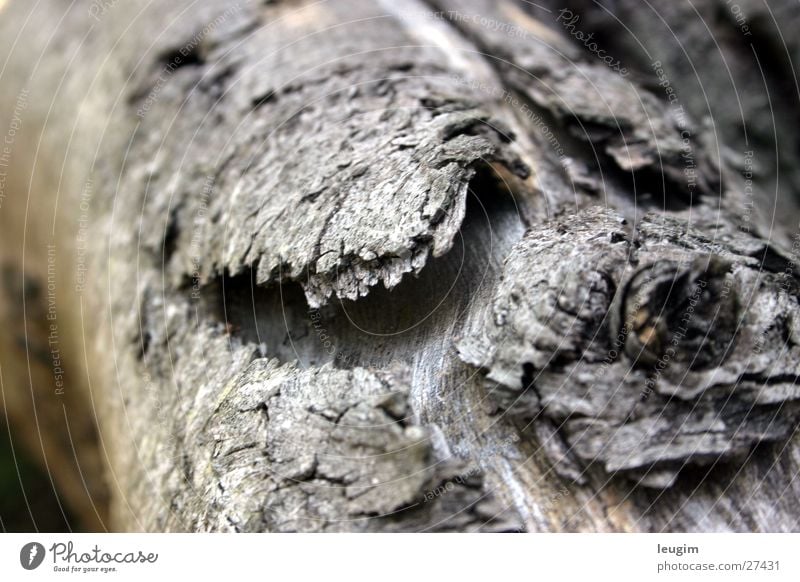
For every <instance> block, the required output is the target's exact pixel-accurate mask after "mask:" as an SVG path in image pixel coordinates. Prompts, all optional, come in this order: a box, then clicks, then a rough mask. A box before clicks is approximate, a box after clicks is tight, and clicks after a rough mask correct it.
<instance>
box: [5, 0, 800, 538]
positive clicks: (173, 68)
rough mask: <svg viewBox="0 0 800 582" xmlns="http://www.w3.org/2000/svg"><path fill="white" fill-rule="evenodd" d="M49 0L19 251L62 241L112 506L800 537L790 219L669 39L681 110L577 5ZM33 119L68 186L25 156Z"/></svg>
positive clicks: (327, 519)
mask: <svg viewBox="0 0 800 582" xmlns="http://www.w3.org/2000/svg"><path fill="white" fill-rule="evenodd" d="M46 4H47V5H46V6H43V7H38V8H32V7H29V6H27V5H26V4H25V3H24V2H20V1H17V0H11V1H10V3H9V5H8V6H6V7H5V8H4V9H3V10H4V11H5V12H6V13H7V14H8V15H7V16H6V15H4V20H3V22H2V24H0V27H2V28H3V30H4V31H6V30H12V29H15V27H16V29H20V26H21V25H20V23H21V22H24V21H25V19H26V18H27V17H28V14H29V12H31V11H33V12H32V13H31V18H30V22H32V23H35V31H33V30H31V31H29V32H28V34H30V40H29V42H30V43H31V46H32V47H35V51H34V50H31V51H30V52H31V53H36V54H37V55H38V53H39V52H41V53H42V54H44V55H45V58H43V59H42V61H41V66H40V67H39V68H37V69H35V70H30V69H29V64H30V61H29V59H30V55H22V54H21V53H20V52H19V51H13V52H11V51H10V48H9V43H10V42H12V41H11V40H9V41H6V40H3V41H2V42H3V44H4V46H5V49H4V52H6V53H7V54H9V55H10V58H9V65H8V66H7V69H6V72H5V73H4V81H5V79H6V78H7V79H9V82H8V83H5V82H4V88H3V90H2V101H3V103H7V104H8V103H13V100H14V99H15V98H16V96H17V94H18V91H19V89H20V88H21V87H23V86H25V87H29V88H30V95H31V98H30V107H29V108H28V110H27V113H26V116H25V119H24V121H25V124H24V130H23V134H22V137H21V138H20V139H19V140H18V141H17V143H16V144H15V151H14V156H15V160H18V161H19V163H18V164H17V166H16V167H15V174H14V177H13V185H14V186H13V187H14V189H13V192H14V193H15V194H18V195H17V196H16V197H12V196H9V197H7V198H6V200H5V201H4V205H3V207H2V208H0V219H1V220H2V221H3V225H4V227H7V228H8V229H9V230H8V231H7V232H10V233H12V234H11V235H9V238H10V240H14V241H17V243H15V244H13V245H9V249H7V250H5V251H4V253H3V260H4V262H6V263H8V264H20V263H21V265H20V266H19V268H20V269H21V270H22V271H23V275H24V276H25V277H28V278H30V279H31V280H37V279H38V280H39V281H40V282H45V283H46V282H47V281H48V279H47V277H48V273H47V268H46V267H47V261H46V256H47V255H46V249H47V244H56V245H57V248H58V255H57V257H58V258H57V263H58V269H57V273H58V274H57V280H56V282H57V283H58V285H57V289H58V290H59V291H58V295H57V297H56V302H57V309H58V321H59V323H60V325H61V330H62V331H61V333H62V335H63V336H64V337H62V340H61V341H62V343H63V344H69V346H68V347H65V354H64V361H65V366H66V367H67V369H68V371H69V372H70V384H69V386H70V389H69V398H70V399H71V400H69V402H68V404H64V410H65V411H66V415H65V418H67V419H72V420H73V422H78V419H79V418H83V420H84V424H83V426H85V427H88V428H87V429H86V430H87V431H88V433H89V434H90V433H91V432H92V431H93V430H96V431H97V434H98V439H99V440H98V442H99V445H95V446H96V447H97V448H98V449H99V450H101V451H102V454H103V456H104V459H103V461H104V463H105V465H106V469H105V472H104V474H103V475H102V476H101V475H100V471H99V470H94V471H91V472H87V474H86V475H80V478H81V479H78V478H77V477H76V475H75V471H74V470H73V471H70V470H68V469H64V470H63V471H62V475H63V476H61V477H59V479H61V480H63V481H64V483H68V484H70V483H71V487H73V488H77V489H78V491H77V493H75V495H74V497H75V499H77V500H78V501H74V502H73V503H75V504H76V505H80V503H81V502H80V501H79V500H80V498H81V491H80V485H79V483H80V482H84V483H85V482H86V481H87V479H88V480H89V481H90V482H92V483H94V482H101V481H103V480H104V482H105V483H106V484H107V488H108V494H109V496H110V499H111V501H110V510H109V516H106V515H105V514H103V513H102V511H99V512H98V513H100V514H101V515H98V518H99V519H103V520H109V521H108V522H107V523H108V524H109V525H108V526H109V527H113V528H118V529H129V530H149V531H162V530H167V531H298V530H299V531H660V530H669V531H727V530H735V531H750V530H757V531H762V530H764V531H796V530H797V529H798V524H797V515H798V512H797V509H798V503H797V499H798V495H800V491H798V484H797V479H796V478H795V477H796V474H797V471H798V462H800V456H798V450H800V449H798V445H797V437H796V435H795V427H796V425H797V420H798V418H799V414H798V409H797V400H798V396H800V394H799V393H798V388H797V375H798V362H800V358H798V356H799V355H800V354H798V343H800V342H798V336H800V328H798V323H797V322H798V300H797V297H798V278H797V277H798V273H797V269H796V264H795V257H796V251H797V246H796V244H795V240H796V233H794V232H793V231H792V230H791V228H795V227H796V225H792V226H791V227H790V226H788V225H790V224H791V220H790V219H789V218H786V219H785V220H782V221H781V222H780V224H781V225H782V226H780V227H778V228H776V227H774V226H773V225H772V224H771V223H770V220H769V217H770V215H771V208H772V207H774V206H775V202H774V200H772V197H771V195H770V194H769V193H768V192H769V191H770V186H771V184H772V182H771V180H772V179H773V176H771V174H770V172H769V171H768V170H764V171H763V172H762V174H761V176H762V178H761V179H760V180H761V181H760V182H759V187H758V189H757V190H756V191H755V194H753V193H752V192H750V191H746V190H745V187H744V183H743V181H742V176H741V175H740V174H737V172H738V171H740V170H741V167H738V166H737V161H736V160H735V159H734V158H735V156H731V155H728V153H726V151H727V149H732V148H734V147H737V148H738V147H740V144H738V142H736V140H737V139H738V137H737V135H736V132H734V131H732V130H728V129H727V128H726V131H725V132H723V134H722V136H723V137H724V141H723V142H722V143H720V141H719V140H720V139H722V138H721V137H720V135H716V139H715V134H714V131H713V130H712V129H709V127H708V124H707V123H706V120H705V119H704V117H703V116H704V113H703V111H702V108H701V106H698V105H697V104H698V103H700V104H701V105H702V100H701V99H700V97H699V96H698V93H697V92H695V91H694V89H692V88H690V87H691V85H690V84H684V83H685V81H684V77H682V76H680V75H679V74H677V73H672V72H671V71H672V70H673V69H669V67H675V66H677V63H681V54H680V52H679V50H678V49H677V48H675V47H671V48H669V49H668V48H667V46H668V43H667V42H666V41H662V39H663V37H662V36H661V35H662V34H665V33H663V32H659V34H658V35H656V34H655V33H653V34H652V35H648V38H650V39H654V41H655V40H658V41H659V42H662V44H661V45H659V47H658V48H653V49H652V54H651V55H650V56H651V57H652V56H653V55H657V56H658V58H660V59H661V60H662V61H663V63H664V66H665V67H667V68H668V69H669V71H670V75H672V76H673V78H674V85H675V87H676V90H677V91H678V93H679V94H681V95H682V96H683V95H684V94H685V95H686V97H685V98H684V99H685V102H686V103H687V107H686V111H685V112H684V113H685V115H683V114H682V115H681V116H676V111H675V109H674V108H673V107H671V105H670V103H669V101H668V100H667V98H666V95H665V94H664V92H663V91H662V87H660V86H659V85H658V84H657V82H656V83H653V79H652V74H653V72H652V71H651V70H650V68H649V66H648V62H647V61H642V60H641V59H642V55H641V54H638V53H636V52H635V50H634V49H633V48H632V44H631V43H632V42H634V41H633V40H631V39H630V38H619V39H611V38H609V39H603V42H607V46H608V47H609V52H611V51H612V50H614V51H616V52H617V53H618V55H619V56H620V57H623V56H624V57H625V58H627V59H629V60H630V65H629V68H630V69H631V70H632V71H633V72H632V74H631V75H630V76H628V77H622V76H620V75H619V74H617V73H616V72H615V71H613V70H611V69H610V68H609V67H607V66H605V64H603V63H602V62H599V61H597V59H595V57H594V56H593V55H591V54H589V53H588V52H586V51H584V49H583V48H582V47H581V45H580V44H579V43H577V42H576V41H575V39H574V38H573V37H572V36H571V35H570V34H569V33H568V31H567V30H566V29H565V28H564V26H563V24H562V23H561V22H559V21H558V20H557V16H558V11H559V10H560V8H561V7H560V6H557V5H556V4H555V3H547V2H544V3H541V4H540V5H539V7H532V6H531V5H530V4H528V3H524V2H519V3H517V2H513V1H511V0H504V1H501V2H488V1H483V0H468V1H458V2H456V1H455V0H454V1H452V2H451V1H450V0H435V2H431V3H430V4H426V3H421V2H412V1H407V2H403V3H399V4H398V3H390V2H379V1H372V0H361V1H354V2H324V3H310V2H267V3H256V2H241V3H239V4H235V3H226V2H216V1H214V2H204V3H203V4H202V5H200V6H195V5H192V4H190V3H189V2H172V3H166V2H155V3H152V4H145V3H144V2H141V3H140V2H129V3H128V2H126V3H125V4H124V5H122V4H121V3H120V4H115V5H113V6H112V7H110V8H109V9H108V11H107V13H104V15H103V18H102V21H101V22H100V23H96V22H95V21H94V20H92V19H91V18H87V15H86V14H85V12H84V11H82V9H80V8H76V7H69V6H68V5H67V4H66V3H61V2H58V1H57V0H52V1H51V2H49V3H46ZM571 4H572V7H571V9H572V10H574V11H575V12H576V13H580V14H581V15H583V16H584V20H582V21H581V26H584V24H585V26H586V29H587V30H589V29H590V28H591V27H592V26H597V23H598V22H600V23H603V22H604V21H603V18H604V14H605V15H606V16H605V18H607V10H606V11H603V9H602V5H597V6H595V5H592V6H586V5H584V4H583V3H579V2H575V3H571ZM701 4H702V3H701ZM706 4H708V5H709V6H712V7H716V8H717V9H718V8H719V7H720V6H723V5H724V3H723V2H721V1H718V2H708V3H706ZM619 10H620V11H621V12H620V13H621V14H627V15H628V16H627V18H628V19H629V20H630V21H631V22H632V23H634V24H636V26H638V27H640V29H641V30H642V32H643V33H644V32H647V31H648V30H649V29H648V28H647V27H646V25H647V26H651V25H652V22H651V21H648V20H647V18H646V17H645V16H641V13H640V12H639V10H640V9H638V8H636V7H634V6H633V3H626V2H622V3H620V7H619ZM642 10H643V9H642ZM709 10H711V8H709ZM666 13H667V15H668V16H669V17H670V18H672V16H671V15H672V8H669V9H666ZM473 15H479V16H480V17H481V18H483V19H484V20H481V19H477V20H476V19H473V18H472V17H471V16H473ZM62 17H63V18H62ZM676 18H677V17H676ZM487 22H495V23H504V24H507V25H508V26H513V27H515V30H516V31H518V32H517V33H515V34H514V35H511V34H509V32H508V31H509V28H504V29H500V27H498V26H488V25H487V24H486V23H487ZM683 22H685V24H684V25H683V26H684V27H685V28H683V29H681V31H682V33H685V34H687V35H700V36H701V37H702V38H705V37H703V36H702V31H701V30H699V28H698V29H695V28H693V27H699V26H702V24H701V23H700V21H698V20H691V19H684V20H683ZM720 22H721V23H724V22H727V21H725V20H724V19H723V20H721V21H720ZM645 24H646V25H645ZM27 26H32V25H27ZM27 26H26V27H23V28H22V29H21V30H23V32H24V31H28V28H27ZM676 26H677V24H676ZM717 26H718V27H719V29H720V30H723V28H724V26H727V25H725V24H720V23H718V25H717ZM764 26H766V25H764ZM16 29H15V30H16ZM156 30H157V33H155V34H154V31H156ZM714 30H715V31H716V30H717V28H714ZM16 34H17V31H15V32H14V35H11V33H10V32H9V34H4V35H3V38H9V39H13V38H15V36H16ZM759 34H760V35H761V36H764V35H765V34H766V33H763V32H761V33H759ZM51 35H52V40H51ZM84 35H86V36H85V37H84ZM726 38H727V37H726ZM80 39H83V40H80ZM791 50H794V49H791ZM73 58H74V59H75V61H74V62H72V61H71V60H70V59H73ZM637 59H638V62H637ZM71 62H72V64H70V63H71ZM77 62H79V63H80V66H77V65H76V64H75V63H77ZM641 63H644V65H642V64H641ZM626 64H627V62H626ZM701 67H706V65H701ZM66 70H69V71H70V75H69V76H67V77H65V79H64V80H63V81H61V76H62V74H63V73H64V71H66ZM709 74H710V73H709ZM743 74H745V73H743ZM747 74H751V73H747ZM6 75H7V77H6ZM709 78H711V77H709ZM768 82H772V81H768ZM719 92H720V94H721V93H722V90H719ZM720 99H722V97H720ZM782 99H783V101H782V102H781V104H780V106H781V107H783V108H786V109H788V108H789V107H790V104H792V105H793V104H794V103H795V101H796V100H795V101H792V99H791V96H786V97H783V98H782ZM51 101H53V102H54V103H57V104H58V107H57V111H56V112H55V113H53V112H50V113H49V114H48V111H49V109H50V103H51ZM745 102H747V103H756V98H755V97H753V98H752V99H751V100H748V99H745ZM726 103H727V102H726ZM5 109H6V108H5V107H4V110H5ZM722 115H723V117H724V119H726V120H730V115H731V114H730V110H729V109H728V108H727V105H725V109H724V111H723V112H722ZM748 115H752V116H753V117H755V118H756V119H755V121H757V122H758V123H761V121H762V120H760V119H757V115H758V114H757V113H756V112H755V111H754V112H752V113H748ZM725 116H727V117H725ZM748 119H749V117H748ZM697 120H699V121H697ZM761 127H762V129H761V131H762V134H761V135H762V136H763V135H765V132H767V131H768V130H765V129H763V125H762V126H761ZM40 136H41V141H42V144H43V146H42V147H41V148H40V150H39V154H38V155H39V157H40V158H41V159H42V160H58V164H59V165H60V164H62V162H63V172H61V173H60V174H59V177H58V178H54V177H53V175H52V173H49V172H46V171H43V170H42V168H41V163H39V164H37V165H33V164H31V163H25V162H23V161H21V160H24V159H29V158H31V159H32V156H33V154H34V152H36V151H37V143H38V141H39V138H40ZM732 144H736V145H732ZM752 147H753V148H754V149H757V150H758V151H761V148H756V146H752ZM726 148H727V149H726ZM721 152H722V153H721ZM765 155H766V154H765ZM781 156H782V157H783V162H782V163H783V164H784V165H785V166H786V167H787V168H788V171H789V172H790V173H791V172H792V171H793V170H792V168H794V167H795V164H796V157H797V152H796V151H791V152H783V151H782V152H781ZM59 167H60V166H59ZM689 170H690V171H689ZM31 176H32V177H33V179H32V182H31V184H32V186H31V187H30V188H29V189H28V180H29V178H31ZM87 180H91V183H92V184H93V191H94V196H93V198H92V201H91V225H90V227H89V228H90V234H91V245H90V246H89V249H88V253H87V261H88V264H87V269H88V271H87V273H88V275H87V277H86V288H85V290H81V291H80V292H79V291H77V290H76V289H75V285H74V279H75V266H76V261H77V259H76V257H77V254H76V253H77V249H76V244H75V226H76V222H77V221H78V220H79V216H80V214H79V209H80V201H81V194H82V192H85V184H86V183H87ZM54 181H56V183H55V184H54ZM54 192H58V194H59V197H58V198H55V199H54V197H53V193H54ZM26 197H27V198H28V200H27V214H26V212H24V211H26V203H25V198H26ZM753 197H755V200H757V201H758V202H759V203H760V204H762V205H763V206H764V209H763V211H761V212H757V213H755V214H754V215H753V220H752V222H748V228H747V229H742V228H741V227H742V224H741V222H742V220H741V209H742V208H743V205H744V204H745V203H746V202H747V201H748V200H750V199H752V198H753ZM59 199H60V201H59ZM795 199H796V190H790V191H787V193H786V194H785V195H784V194H782V197H781V202H780V204H781V205H782V206H781V208H784V209H792V208H794V206H793V205H794V204H795V202H794V200H795ZM769 204H772V206H771V207H770V206H768V205H769ZM31 208H32V213H31V211H30V209H31ZM794 221H795V222H796V217H795V219H794ZM22 224H25V225H27V229H26V230H24V231H23V229H22V227H21V225H22ZM53 224H57V226H58V229H57V230H55V229H52V227H53ZM24 253H27V256H28V257H29V259H28V260H27V261H24V260H23V261H21V259H20V257H21V256H23V254H24ZM30 257H33V260H31V259H30ZM20 276H22V275H20ZM9 288H10V289H14V287H13V285H12V286H9ZM7 295H8V297H6V300H7V302H8V304H9V305H12V306H13V305H14V304H15V301H19V299H18V298H17V295H20V296H23V297H24V289H23V291H20V292H19V293H17V292H16V291H15V292H13V293H12V292H8V293H7ZM28 311H30V308H28ZM16 312H20V313H25V310H22V309H19V310H17V311H16ZM16 312H15V311H14V310H13V309H12V310H10V312H9V315H8V317H9V318H12V319H13V317H15V315H14V313H16ZM687 314H688V315H689V316H688V317H687ZM28 316H29V317H30V316H31V315H30V313H28ZM22 325H23V328H24V325H25V324H22ZM44 329H45V330H46V329H47V328H46V327H45V328H44ZM32 335H33V334H32ZM23 348H25V349H28V348H29V346H23ZM15 349H17V350H19V349H20V348H19V347H16V348H15V347H14V346H5V345H4V346H3V348H2V356H3V360H4V361H3V371H4V374H7V373H8V372H7V370H9V369H12V370H13V367H11V366H9V365H8V364H7V362H8V361H9V360H8V359H9V358H13V357H15V354H16V353H17V352H14V350H15ZM23 353H24V352H23ZM37 365H38V367H35V368H34V369H35V370H36V374H40V375H42V376H43V377H47V375H48V373H49V366H50V362H49V361H48V360H47V358H43V359H42V361H40V362H39V363H38V364H37ZM22 375H23V376H24V374H22ZM54 402H55V404H54ZM35 405H36V407H38V408H41V409H43V410H44V409H48V410H51V409H52V407H53V406H55V405H57V406H58V410H60V409H61V407H62V400H58V399H54V398H53V397H52V396H51V395H50V394H46V393H42V395H40V396H39V397H38V398H36V404H35ZM9 409H10V410H11V408H9ZM14 410H16V411H17V412H16V414H17V415H18V417H21V416H24V414H25V413H24V412H22V411H23V410H24V407H17V408H14ZM14 410H12V411H11V415H12V416H13V415H14V414H15V412H14ZM88 410H91V411H92V412H91V416H89V415H87V411H88ZM87 417H88V418H87ZM20 422H24V419H22V420H20ZM94 425H96V429H95V428H94ZM63 431H64V429H63V427H60V426H53V427H50V428H46V429H42V434H43V440H44V441H45V442H48V443H56V442H59V440H63V434H64V433H63ZM45 448H46V447H45ZM45 456H46V453H45ZM81 466H82V467H86V466H87V465H86V463H82V464H81ZM85 496H86V495H85V494H84V497H85ZM88 496H89V497H90V498H94V497H95V495H94V494H89V495H88Z"/></svg>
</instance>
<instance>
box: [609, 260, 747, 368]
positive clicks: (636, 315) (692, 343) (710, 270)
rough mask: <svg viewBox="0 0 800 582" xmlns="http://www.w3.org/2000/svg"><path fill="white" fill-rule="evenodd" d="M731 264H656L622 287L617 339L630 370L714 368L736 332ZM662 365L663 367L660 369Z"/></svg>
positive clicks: (633, 276)
mask: <svg viewBox="0 0 800 582" xmlns="http://www.w3.org/2000/svg"><path fill="white" fill-rule="evenodd" d="M730 269H731V265H730V263H728V262H726V261H724V260H722V259H721V258H720V257H718V256H716V255H706V256H703V257H699V258H695V259H694V260H692V261H689V262H681V261H675V260H669V259H665V260H661V261H658V262H655V263H652V264H648V265H646V266H643V267H641V268H640V269H638V270H637V271H636V272H635V273H634V274H633V275H632V276H631V278H630V279H629V280H628V282H627V284H626V285H625V286H624V290H623V295H622V301H621V308H620V313H619V318H620V320H621V322H622V324H621V328H618V330H619V333H620V334H622V336H623V337H624V338H625V354H626V355H627V356H628V357H629V358H630V359H631V360H632V361H633V362H634V365H637V366H642V367H651V366H656V365H659V366H660V367H661V368H663V367H666V366H667V365H668V364H669V363H675V362H681V363H683V364H684V365H685V366H687V367H688V368H689V369H692V370H697V369H703V368H707V367H709V366H715V365H719V364H720V363H721V362H722V360H723V359H724V356H725V353H726V352H727V349H728V346H729V345H730V342H731V341H732V340H733V338H734V335H735V332H736V322H737V312H738V302H737V299H736V293H735V290H734V287H733V277H732V276H731V275H730ZM662 361H663V364H662Z"/></svg>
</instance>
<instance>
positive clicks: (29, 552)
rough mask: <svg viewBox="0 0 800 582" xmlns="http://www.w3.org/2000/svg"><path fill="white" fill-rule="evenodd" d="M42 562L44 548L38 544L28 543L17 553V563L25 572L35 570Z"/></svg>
mask: <svg viewBox="0 0 800 582" xmlns="http://www.w3.org/2000/svg"><path fill="white" fill-rule="evenodd" d="M43 561H44V546H43V545H42V544H40V543H39V542H30V543H27V544H25V545H24V546H22V549H21V550H20V551H19V563H20V564H22V567H23V568H25V569H26V570H35V569H36V568H38V567H39V566H41V564H42V562H43Z"/></svg>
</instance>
